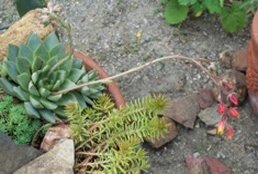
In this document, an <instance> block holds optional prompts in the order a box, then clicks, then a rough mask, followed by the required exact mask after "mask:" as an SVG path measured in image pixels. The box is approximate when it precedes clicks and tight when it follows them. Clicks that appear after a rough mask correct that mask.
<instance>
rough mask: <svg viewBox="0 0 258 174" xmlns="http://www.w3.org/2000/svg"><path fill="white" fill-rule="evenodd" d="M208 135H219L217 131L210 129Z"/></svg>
mask: <svg viewBox="0 0 258 174" xmlns="http://www.w3.org/2000/svg"><path fill="white" fill-rule="evenodd" d="M207 134H209V135H213V136H214V135H216V134H217V129H216V128H215V129H210V130H207Z"/></svg>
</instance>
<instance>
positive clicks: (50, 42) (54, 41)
mask: <svg viewBox="0 0 258 174" xmlns="http://www.w3.org/2000/svg"><path fill="white" fill-rule="evenodd" d="M59 43H60V42H59V40H58V38H57V36H56V34H55V32H52V33H50V34H49V35H48V36H47V37H46V39H45V40H44V45H45V46H46V47H47V48H48V50H52V49H53V48H54V47H55V46H57V45H59Z"/></svg>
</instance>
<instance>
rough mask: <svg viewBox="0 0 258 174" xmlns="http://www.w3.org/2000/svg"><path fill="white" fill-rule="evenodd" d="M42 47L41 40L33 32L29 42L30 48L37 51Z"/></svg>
mask: <svg viewBox="0 0 258 174" xmlns="http://www.w3.org/2000/svg"><path fill="white" fill-rule="evenodd" d="M40 45H41V39H40V38H39V37H38V36H37V35H36V34H35V33H34V32H32V33H31V34H30V35H29V37H28V41H27V46H28V47H30V48H31V49H32V50H36V49H37V48H38V47H39V46H40Z"/></svg>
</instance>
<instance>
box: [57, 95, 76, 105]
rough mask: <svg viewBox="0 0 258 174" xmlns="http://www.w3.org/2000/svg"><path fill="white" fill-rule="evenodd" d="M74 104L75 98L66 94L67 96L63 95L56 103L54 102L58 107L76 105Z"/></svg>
mask: <svg viewBox="0 0 258 174" xmlns="http://www.w3.org/2000/svg"><path fill="white" fill-rule="evenodd" d="M76 102H77V100H76V97H75V96H74V95H73V94H72V93H67V94H64V95H63V97H62V98H61V99H60V100H59V101H58V102H56V104H57V105H58V106H66V105H68V104H71V103H76Z"/></svg>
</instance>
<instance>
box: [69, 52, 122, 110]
mask: <svg viewBox="0 0 258 174" xmlns="http://www.w3.org/2000/svg"><path fill="white" fill-rule="evenodd" d="M73 55H74V57H76V58H79V59H81V60H83V64H84V65H85V67H86V69H87V70H92V69H94V70H96V71H97V73H98V74H99V76H100V78H102V79H103V78H107V77H109V74H108V73H107V72H106V71H105V70H104V69H103V68H102V67H101V66H100V65H99V64H98V63H97V62H96V61H94V60H93V59H92V58H91V57H90V56H88V55H86V54H84V53H83V52H82V51H74V52H73ZM106 87H107V90H108V92H109V93H110V95H111V97H112V98H113V100H114V102H115V104H116V107H117V108H120V107H123V106H125V104H126V101H125V99H124V96H123V94H122V92H121V90H120V88H119V86H118V84H117V82H116V81H112V82H110V83H108V84H106Z"/></svg>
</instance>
